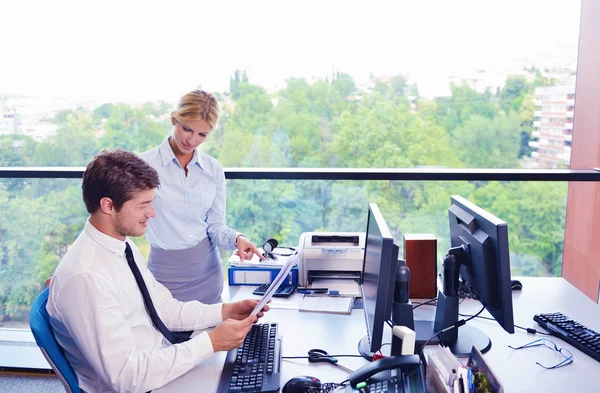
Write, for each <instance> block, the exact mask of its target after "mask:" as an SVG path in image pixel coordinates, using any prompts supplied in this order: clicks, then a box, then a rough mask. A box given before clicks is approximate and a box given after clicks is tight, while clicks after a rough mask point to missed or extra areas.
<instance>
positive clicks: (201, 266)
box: [148, 237, 224, 304]
mask: <svg viewBox="0 0 600 393" xmlns="http://www.w3.org/2000/svg"><path fill="white" fill-rule="evenodd" d="M148 269H150V271H151V272H152V274H154V277H155V278H156V280H157V281H158V282H160V283H161V284H163V285H164V286H165V287H167V288H168V289H169V291H171V294H172V295H173V297H174V298H175V299H177V300H180V301H183V302H187V301H190V300H198V301H200V302H202V303H205V304H213V303H218V302H220V301H221V292H222V291H223V281H224V276H223V266H222V263H221V256H220V255H219V252H218V250H217V247H215V246H214V245H213V244H212V242H211V241H210V239H209V238H208V237H207V238H205V239H204V240H202V241H201V242H200V243H198V244H196V245H195V246H193V247H190V248H187V249H184V250H163V249H161V248H157V247H151V248H150V255H149V256H148Z"/></svg>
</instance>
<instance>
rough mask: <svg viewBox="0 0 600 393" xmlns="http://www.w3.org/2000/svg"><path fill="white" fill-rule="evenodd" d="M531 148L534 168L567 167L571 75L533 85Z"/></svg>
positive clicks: (572, 99)
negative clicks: (551, 83)
mask: <svg viewBox="0 0 600 393" xmlns="http://www.w3.org/2000/svg"><path fill="white" fill-rule="evenodd" d="M534 105H535V111H534V113H533V117H534V119H533V132H532V138H533V140H532V141H530V142H529V146H531V147H532V148H533V152H532V153H531V157H532V158H534V159H535V161H536V164H537V167H538V168H565V167H566V168H568V167H569V166H570V162H571V140H572V138H573V109H574V106H575V76H574V75H573V76H572V77H570V78H568V79H566V80H565V81H564V83H563V84H560V85H556V86H546V87H538V88H536V89H535V98H534Z"/></svg>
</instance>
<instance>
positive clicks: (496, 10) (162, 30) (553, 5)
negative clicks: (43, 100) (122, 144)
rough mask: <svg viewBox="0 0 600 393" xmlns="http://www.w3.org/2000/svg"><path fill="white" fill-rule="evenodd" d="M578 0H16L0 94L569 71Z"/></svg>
mask: <svg viewBox="0 0 600 393" xmlns="http://www.w3.org/2000/svg"><path fill="white" fill-rule="evenodd" d="M580 11H581V4H580V1H577V0H553V1H547V0H546V1H544V0H452V1H448V0H445V1H442V0H440V1H433V0H429V1H427V0H419V1H414V0H413V1H404V0H393V1H379V0H370V1H368V2H367V1H364V0H363V1H353V0H345V1H327V0H320V1H313V0H304V1H285V0H278V1H260V0H254V1H248V0H245V1H230V0H218V1H215V0H213V1H210V2H207V1H202V0H195V1H191V0H189V1H180V0H168V1H154V0H145V1H138V0H103V1H101V2H94V3H93V4H92V2H89V1H81V0H77V1H71V0H52V1H47V0H46V1H39V0H35V1H28V0H18V1H17V0H12V1H10V3H8V4H6V2H5V3H3V6H2V14H3V15H2V16H0V37H2V45H0V53H1V55H0V92H5V93H7V92H9V93H23V94H31V95H36V96H56V97H68V98H72V99H87V100H96V101H105V102H108V101H113V102H114V101H129V102H135V101H147V100H165V101H176V100H177V98H178V97H179V96H181V95H182V94H184V93H185V92H187V91H189V90H191V89H194V88H196V87H198V86H200V87H202V88H204V89H207V90H209V91H221V92H222V91H225V90H227V89H228V87H229V78H230V76H231V75H233V72H234V71H235V69H241V70H246V72H247V74H248V76H249V79H250V82H251V83H255V84H259V85H261V86H264V87H265V88H267V89H269V90H272V89H275V88H277V87H283V86H284V84H285V80H286V79H287V78H289V77H305V78H307V79H308V80H309V81H310V80H312V79H313V78H325V77H327V76H330V75H331V74H332V73H333V72H334V71H341V72H346V73H348V74H350V75H352V76H353V77H354V78H355V80H356V81H357V82H358V83H359V84H360V83H362V82H364V81H366V80H368V78H369V76H370V75H376V76H379V75H387V76H393V75H397V74H405V75H407V76H408V77H409V79H410V80H412V81H415V82H416V83H417V84H418V86H419V90H420V93H421V95H425V96H427V95H430V96H433V95H436V94H443V92H444V91H446V90H447V85H448V76H449V75H455V74H469V73H472V72H474V71H475V70H478V69H484V70H487V71H494V70H499V71H501V72H506V71H507V70H517V69H519V68H521V67H522V66H523V64H527V63H529V64H531V63H534V64H536V65H538V66H539V67H542V68H543V67H546V66H558V65H562V66H571V67H575V65H576V60H577V59H576V57H577V45H578V36H579V19H580Z"/></svg>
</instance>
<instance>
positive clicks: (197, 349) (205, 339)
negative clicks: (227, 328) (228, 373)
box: [186, 332, 215, 364]
mask: <svg viewBox="0 0 600 393" xmlns="http://www.w3.org/2000/svg"><path fill="white" fill-rule="evenodd" d="M186 344H189V345H190V346H191V348H190V353H192V354H193V356H194V362H195V364H200V363H201V362H203V361H205V360H206V359H208V358H209V357H210V356H211V355H213V354H214V353H215V351H214V349H213V346H212V341H210V337H209V336H208V332H202V333H200V334H199V335H197V336H196V337H194V338H192V339H191V340H189V341H187V343H186Z"/></svg>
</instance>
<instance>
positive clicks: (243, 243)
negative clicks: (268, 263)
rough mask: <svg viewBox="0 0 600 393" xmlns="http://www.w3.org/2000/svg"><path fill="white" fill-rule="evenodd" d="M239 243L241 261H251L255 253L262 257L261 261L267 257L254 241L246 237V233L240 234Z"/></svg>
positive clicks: (238, 249) (238, 250) (238, 252)
mask: <svg viewBox="0 0 600 393" xmlns="http://www.w3.org/2000/svg"><path fill="white" fill-rule="evenodd" d="M236 245H237V254H238V255H239V257H240V262H243V261H244V260H246V261H249V260H251V259H252V257H253V256H254V254H256V255H257V256H258V258H260V260H261V261H264V260H265V257H263V256H262V254H261V253H260V251H258V248H256V246H255V245H254V243H252V242H251V241H250V240H248V239H246V237H245V236H244V235H239V236H238V237H237V239H236Z"/></svg>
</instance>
